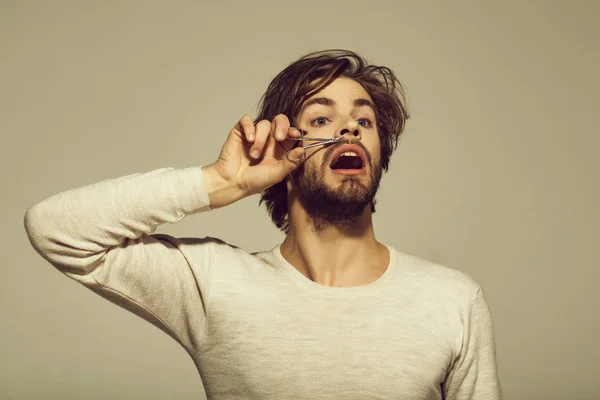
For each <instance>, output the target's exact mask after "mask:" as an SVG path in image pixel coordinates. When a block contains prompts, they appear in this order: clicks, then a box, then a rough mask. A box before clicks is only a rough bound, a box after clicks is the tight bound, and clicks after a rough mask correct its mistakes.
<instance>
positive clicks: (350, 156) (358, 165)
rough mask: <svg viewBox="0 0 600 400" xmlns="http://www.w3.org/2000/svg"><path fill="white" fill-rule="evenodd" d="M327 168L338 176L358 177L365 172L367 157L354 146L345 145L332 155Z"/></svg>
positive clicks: (361, 150)
mask: <svg viewBox="0 0 600 400" xmlns="http://www.w3.org/2000/svg"><path fill="white" fill-rule="evenodd" d="M332 158H333V161H332V162H331V165H329V167H330V168H331V169H332V170H333V171H334V172H335V173H338V174H343V175H359V174H362V173H364V172H365V169H366V167H367V161H366V160H367V156H366V154H365V152H364V151H363V149H362V148H361V147H360V146H358V145H356V144H345V145H343V146H341V147H339V148H338V149H337V150H336V151H335V153H334V154H333V157H332Z"/></svg>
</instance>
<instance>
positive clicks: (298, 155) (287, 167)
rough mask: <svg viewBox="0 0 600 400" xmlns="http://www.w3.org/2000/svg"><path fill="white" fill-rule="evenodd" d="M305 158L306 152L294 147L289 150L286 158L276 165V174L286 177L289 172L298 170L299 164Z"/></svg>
mask: <svg viewBox="0 0 600 400" xmlns="http://www.w3.org/2000/svg"><path fill="white" fill-rule="evenodd" d="M304 157H306V150H305V149H304V148H302V147H296V148H295V149H293V150H291V151H290V152H289V153H288V154H287V157H283V158H282V159H281V161H280V162H279V164H277V167H276V168H277V174H278V175H279V176H281V177H286V176H287V175H288V174H289V173H290V172H292V171H293V170H295V169H296V168H298V166H299V165H300V163H301V162H303V161H304Z"/></svg>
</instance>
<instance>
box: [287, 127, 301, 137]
mask: <svg viewBox="0 0 600 400" xmlns="http://www.w3.org/2000/svg"><path fill="white" fill-rule="evenodd" d="M288 136H289V137H293V138H299V137H300V136H302V131H301V130H300V129H298V128H290V130H289V131H288Z"/></svg>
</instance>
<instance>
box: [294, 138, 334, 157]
mask: <svg viewBox="0 0 600 400" xmlns="http://www.w3.org/2000/svg"><path fill="white" fill-rule="evenodd" d="M288 139H289V140H295V141H298V142H302V141H304V140H306V141H316V142H318V143H312V144H309V145H307V146H302V148H303V149H304V150H306V149H310V148H311V147H316V146H324V145H326V144H331V143H335V142H337V141H339V140H341V139H342V137H341V136H339V137H336V138H329V139H324V138H307V137H304V136H301V137H299V138H288ZM296 147H298V146H293V147H292V148H291V149H290V150H288V151H287V152H286V154H285V157H286V158H287V159H288V160H289V161H291V162H301V161H304V159H305V158H306V152H305V153H304V154H303V155H302V158H300V159H297V160H295V159H291V158H290V151H292V150H293V149H295V148H296Z"/></svg>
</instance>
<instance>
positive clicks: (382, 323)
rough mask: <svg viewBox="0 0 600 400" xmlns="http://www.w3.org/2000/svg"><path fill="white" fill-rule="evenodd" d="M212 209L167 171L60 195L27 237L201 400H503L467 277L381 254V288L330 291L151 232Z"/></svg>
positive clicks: (288, 268) (185, 173) (477, 293)
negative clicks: (181, 373)
mask: <svg viewBox="0 0 600 400" xmlns="http://www.w3.org/2000/svg"><path fill="white" fill-rule="evenodd" d="M209 210H210V204H209V200H208V193H207V191H206V187H205V184H204V180H203V175H202V168H201V167H193V168H183V169H173V168H163V169H158V170H155V171H151V172H147V173H140V174H133V175H128V176H124V177H120V178H116V179H108V180H104V181H101V182H97V183H94V184H91V185H87V186H84V187H79V188H75V189H72V190H68V191H65V192H62V193H59V194H56V195H54V196H52V197H50V198H48V199H46V200H44V201H42V202H40V203H38V204H36V205H35V206H33V207H32V208H30V209H29V210H28V212H27V214H26V216H25V228H26V231H27V234H28V235H29V238H30V241H31V243H32V245H33V246H34V248H35V249H36V251H37V252H38V253H39V254H40V255H41V256H42V257H44V258H45V259H46V260H47V261H48V262H50V263H51V264H52V265H54V266H55V267H56V268H58V269H59V270H60V271H61V272H63V273H64V274H66V275H67V276H69V277H71V278H72V279H74V280H75V281H77V282H79V283H81V284H83V285H85V286H87V287H88V288H90V289H91V290H93V291H94V292H95V293H97V294H99V295H100V296H103V297H105V298H107V299H109V300H110V301H112V302H114V303H116V304H118V305H119V306H121V307H123V308H125V309H127V310H130V311H131V312H133V313H134V314H136V315H138V316H140V317H141V318H144V319H145V320H147V321H149V322H150V323H152V324H154V325H155V326H157V327H159V328H160V329H162V330H163V331H164V332H166V333H167V334H168V335H170V336H171V337H172V338H173V339H175V340H176V341H177V342H178V343H180V344H181V346H183V347H184V348H185V349H186V350H187V352H188V353H189V355H190V356H191V357H192V359H193V360H194V363H195V365H196V366H197V368H198V371H199V373H200V376H201V378H202V380H203V384H204V387H205V390H206V394H207V398H208V399H219V400H222V399H261V400H271V399H273V400H283V399H294V400H302V399H306V400H315V399H345V400H352V399H356V400H359V399H360V400H364V399H390V400H391V399H397V400H399V399H411V400H420V399H423V400H424V399H430V400H433V399H449V400H459V399H460V400H467V399H476V400H497V399H501V397H502V396H501V390H500V385H499V379H498V372H497V367H496V355H495V344H494V335H493V326H492V320H491V316H490V312H489V309H488V306H487V304H486V301H485V299H484V296H483V293H482V290H481V288H480V287H479V286H478V285H477V283H476V282H474V280H473V279H472V278H470V277H469V276H468V275H466V274H464V273H462V272H459V271H457V270H454V269H450V268H447V267H444V266H440V265H436V264H434V263H431V262H427V261H424V260H421V259H418V258H416V257H413V256H410V255H407V254H404V253H401V252H399V251H397V250H396V249H394V248H393V247H391V246H389V245H388V246H387V247H388V249H389V251H390V263H389V266H388V268H387V270H386V271H385V273H384V274H383V276H381V277H380V278H379V279H378V280H376V281H374V282H372V283H370V284H366V285H362V286H356V287H342V288H339V287H327V286H322V285H320V284H317V283H315V282H313V281H311V280H309V279H308V278H306V277H305V276H304V275H302V274H301V273H300V272H299V271H298V270H296V269H295V268H294V267H293V266H292V265H290V264H289V263H288V262H287V261H286V260H285V259H284V258H283V257H282V255H281V252H280V248H279V246H276V247H275V248H273V249H270V250H268V251H264V252H259V253H249V252H246V251H244V250H243V249H240V248H237V247H235V246H232V245H230V244H228V243H225V242H223V241H221V240H218V239H215V238H210V237H205V238H176V237H172V236H169V235H164V234H155V233H154V232H155V230H156V228H157V227H158V226H160V225H161V224H165V223H175V222H177V221H179V220H181V219H182V218H184V217H185V216H186V215H190V214H193V213H198V212H208V211H209Z"/></svg>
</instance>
